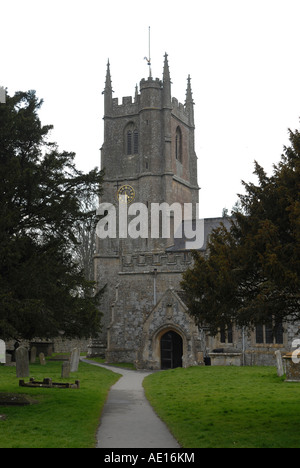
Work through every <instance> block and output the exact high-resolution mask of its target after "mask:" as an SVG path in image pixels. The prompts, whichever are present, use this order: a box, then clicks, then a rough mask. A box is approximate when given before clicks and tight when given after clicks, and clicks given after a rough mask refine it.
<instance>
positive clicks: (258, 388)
mask: <svg viewBox="0 0 300 468" xmlns="http://www.w3.org/2000/svg"><path fill="white" fill-rule="evenodd" d="M144 387H145V392H146V396H147V398H148V400H149V401H150V403H151V404H152V406H153V407H154V409H155V410H156V412H157V413H158V415H159V416H160V417H161V419H162V420H164V421H165V422H166V424H167V425H168V427H169V428H170V430H171V432H172V433H173V434H174V436H175V437H176V439H177V440H178V441H179V443H180V444H181V446H182V447H184V448H220V447H222V448H231V447H237V448H276V447H277V448H300V384H297V383H286V382H284V377H283V378H279V377H278V376H277V372H276V368H275V367H214V366H212V367H191V368H188V369H174V370H170V371H166V372H157V373H154V374H152V375H150V376H148V377H146V379H145V380H144Z"/></svg>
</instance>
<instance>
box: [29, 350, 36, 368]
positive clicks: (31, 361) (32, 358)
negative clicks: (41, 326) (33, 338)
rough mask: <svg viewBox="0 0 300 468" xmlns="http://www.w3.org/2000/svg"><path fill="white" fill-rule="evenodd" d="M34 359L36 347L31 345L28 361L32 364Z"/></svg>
mask: <svg viewBox="0 0 300 468" xmlns="http://www.w3.org/2000/svg"><path fill="white" fill-rule="evenodd" d="M35 360H36V347H35V346H32V348H31V351H30V363H31V364H34V363H35Z"/></svg>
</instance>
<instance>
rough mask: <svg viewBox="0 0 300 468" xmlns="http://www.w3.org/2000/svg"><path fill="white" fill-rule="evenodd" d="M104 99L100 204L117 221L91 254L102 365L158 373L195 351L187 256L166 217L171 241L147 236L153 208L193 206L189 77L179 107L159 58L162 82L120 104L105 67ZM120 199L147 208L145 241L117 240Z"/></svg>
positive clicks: (146, 83) (146, 82)
mask: <svg viewBox="0 0 300 468" xmlns="http://www.w3.org/2000/svg"><path fill="white" fill-rule="evenodd" d="M103 95H104V142H103V146H102V148H101V168H102V169H104V170H105V178H104V184H103V195H102V197H101V200H100V203H102V204H103V203H108V204H112V205H113V207H115V213H116V220H117V221H116V223H117V226H116V227H117V229H116V236H115V238H107V239H99V238H98V239H97V252H96V255H95V276H96V281H97V283H98V285H99V288H101V287H103V286H106V290H105V293H104V300H103V301H102V306H101V310H102V312H103V314H104V316H103V329H102V333H101V340H102V342H103V343H104V346H105V347H106V357H107V360H108V361H110V362H112V361H119V362H120V361H131V362H133V361H134V362H136V363H137V365H138V366H139V367H146V368H157V369H158V368H162V367H164V368H166V367H174V366H175V364H176V365H188V364H189V363H191V362H192V364H194V363H195V362H197V360H198V357H197V356H198V355H197V353H199V351H200V348H199V346H200V345H199V336H198V335H199V333H198V329H197V327H196V326H195V325H194V323H193V321H192V320H191V318H190V317H189V315H188V313H187V310H186V307H185V305H184V303H183V302H182V300H181V299H180V294H179V290H180V281H181V275H182V272H183V271H184V270H185V269H186V268H187V267H188V265H189V263H190V261H191V258H190V254H189V252H175V251H174V250H172V248H171V247H172V245H173V244H174V229H175V228H174V222H173V219H172V213H170V220H169V221H170V226H171V228H170V235H169V236H168V237H166V236H164V237H162V236H161V235H160V234H161V226H162V223H163V220H162V219H160V220H159V226H158V232H159V233H160V234H159V235H158V236H151V233H152V231H151V227H152V226H151V222H152V218H151V207H152V206H153V204H162V203H167V204H168V205H170V206H171V205H172V204H174V203H176V204H180V205H181V206H182V207H183V205H184V204H185V203H190V204H192V206H193V207H195V206H196V203H198V192H199V187H198V183H197V156H196V153H195V125H194V102H193V97H192V88H191V79H190V76H189V77H188V80H187V90H186V101H185V104H181V103H179V102H178V100H177V99H175V98H172V95H171V78H170V70H169V64H168V56H167V54H165V56H164V64H163V77H162V80H160V79H158V78H156V79H153V78H152V77H151V74H150V76H149V78H147V79H142V80H141V81H140V85H139V89H138V87H137V86H136V89H135V95H134V97H131V96H130V97H123V99H122V103H119V102H118V99H117V98H114V97H113V89H112V80H111V71H110V63H109V62H108V64H107V72H106V81H105V88H104V91H103ZM124 197H125V199H126V201H127V207H128V206H130V205H132V206H133V205H134V204H135V203H140V204H143V206H144V207H146V208H147V213H148V226H147V230H148V235H145V231H144V235H143V236H142V235H141V236H140V237H138V238H131V237H130V236H124V235H120V230H119V227H120V226H119V215H120V209H121V208H120V206H121V201H122V200H124ZM172 223H173V224H172ZM145 224H147V223H145ZM152 224H153V223H152ZM143 227H144V228H145V226H143ZM140 228H141V226H140ZM146 234H147V233H146ZM168 340H169V342H168ZM172 340H173V341H174V342H173V341H172ZM167 342H168V343H167ZM170 343H171V344H170ZM170 346H171V347H172V349H173V348H174V350H175V348H176V349H177V351H174V353H175V354H176V353H177V354H176V356H177V357H175V354H174V356H173V351H172V353H171V354H172V356H171V357H170V356H169V357H164V356H165V355H169V354H170V353H169V352H168V351H166V350H165V349H164V348H168V347H170ZM163 355H164V356H163Z"/></svg>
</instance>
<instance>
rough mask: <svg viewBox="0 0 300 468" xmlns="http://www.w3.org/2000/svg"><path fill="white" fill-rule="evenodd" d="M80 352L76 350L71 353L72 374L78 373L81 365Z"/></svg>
mask: <svg viewBox="0 0 300 468" xmlns="http://www.w3.org/2000/svg"><path fill="white" fill-rule="evenodd" d="M79 357H80V351H79V349H78V348H74V349H73V351H72V353H71V359H70V372H77V371H78V365H79Z"/></svg>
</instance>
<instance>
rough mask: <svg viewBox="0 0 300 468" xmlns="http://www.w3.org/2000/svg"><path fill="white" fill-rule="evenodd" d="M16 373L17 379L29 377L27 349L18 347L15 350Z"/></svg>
mask: <svg viewBox="0 0 300 468" xmlns="http://www.w3.org/2000/svg"><path fill="white" fill-rule="evenodd" d="M16 373H17V377H29V356H28V349H26V348H24V346H20V347H19V348H18V349H17V350H16Z"/></svg>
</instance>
